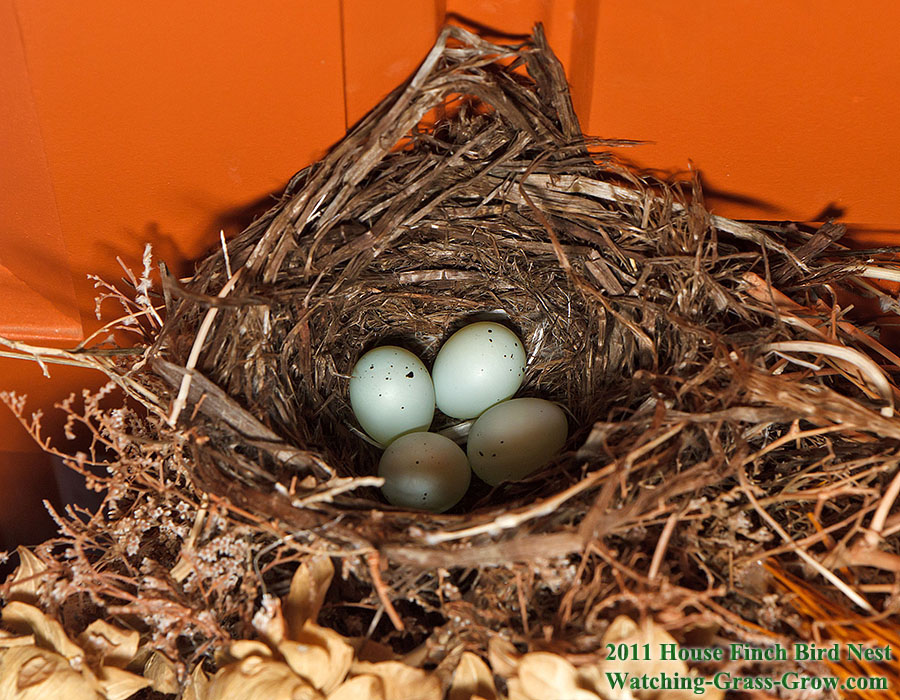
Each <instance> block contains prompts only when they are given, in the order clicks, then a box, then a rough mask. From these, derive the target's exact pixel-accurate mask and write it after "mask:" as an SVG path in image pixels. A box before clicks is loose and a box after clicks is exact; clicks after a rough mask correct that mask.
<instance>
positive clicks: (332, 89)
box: [0, 0, 344, 541]
mask: <svg viewBox="0 0 900 700" xmlns="http://www.w3.org/2000/svg"><path fill="white" fill-rule="evenodd" d="M0 120H2V123H3V125H4V126H3V128H2V129H0V265H2V266H3V267H2V268H0V335H17V336H26V337H27V338H28V339H30V340H36V341H39V342H46V341H47V340H48V339H51V338H55V339H56V340H58V341H61V342H63V343H64V344H68V345H72V344H74V341H75V340H77V339H79V338H80V337H81V336H82V333H83V332H91V331H92V330H93V329H95V328H96V327H97V325H98V322H97V321H96V319H95V318H94V295H95V290H94V288H93V283H92V282H90V281H89V280H87V278H86V275H87V274H88V273H95V274H98V275H101V276H102V277H104V278H105V279H108V280H111V281H114V282H115V281H117V280H118V279H119V278H120V277H121V276H122V271H121V269H120V268H119V265H118V263H117V261H116V257H117V256H120V257H121V258H122V259H123V260H124V261H125V262H126V263H127V264H128V265H129V266H131V267H133V268H134V267H136V266H137V265H138V264H139V262H140V258H141V253H142V251H143V248H144V244H145V242H150V243H152V244H153V246H154V250H155V253H156V255H157V256H159V257H162V258H163V259H165V260H166V261H167V262H168V263H170V264H171V265H172V266H173V267H174V269H176V270H180V271H186V269H185V266H184V261H185V260H188V259H191V258H196V257H199V256H200V255H202V254H203V252H204V251H205V250H207V249H208V248H210V247H211V246H214V245H218V243H217V241H218V232H219V230H220V229H224V230H225V233H226V235H228V236H231V235H234V234H235V233H237V232H238V231H239V230H240V229H241V228H243V227H244V226H245V225H246V224H247V223H248V222H249V217H250V216H252V214H253V213H254V212H255V211H257V210H258V209H259V207H260V205H261V206H263V207H267V206H269V205H271V203H272V200H271V199H269V198H268V196H269V194H270V193H273V192H279V191H280V190H281V189H282V188H283V186H284V184H285V182H286V181H287V179H288V178H289V177H290V176H291V175H292V174H293V173H294V172H295V171H296V170H297V169H299V168H301V167H303V166H304V165H306V164H308V163H310V162H312V161H314V160H316V159H317V158H319V157H321V156H322V155H323V154H324V153H325V151H326V150H327V148H328V147H329V146H331V145H332V144H333V143H334V142H336V141H337V140H339V139H340V138H341V136H342V135H343V133H344V89H343V70H342V54H341V27H340V3H339V1H338V0H323V1H322V2H315V3H313V2H308V3H307V2H295V1H294V0H271V1H270V2H266V3H260V4H255V5H248V4H246V3H237V2H212V1H205V0H202V1H200V2H191V3H185V2H180V1H178V0H161V1H160V2H154V3H123V2H119V0H79V2H77V3H68V2H56V1H55V0H0ZM107 311H108V313H110V314H111V313H113V312H114V309H113V308H112V307H109V308H108V309H107ZM82 326H83V328H84V329H85V330H84V331H82ZM51 374H52V379H50V380H47V379H44V378H43V377H42V376H41V373H40V370H39V369H38V368H37V366H36V365H33V364H31V363H25V362H22V361H14V360H0V389H15V390H17V391H19V392H22V393H28V394H29V396H30V398H31V400H30V401H29V406H31V407H34V408H38V407H41V408H43V409H45V412H46V413H47V414H48V418H47V419H46V421H45V422H47V423H48V425H49V427H50V432H51V433H52V434H55V435H56V436H57V437H61V431H60V430H59V429H58V423H57V424H55V425H54V423H53V418H51V417H50V416H54V417H55V416H56V414H55V412H54V411H53V410H52V408H51V407H52V405H53V403H54V402H56V401H58V400H60V399H61V398H65V396H66V395H67V394H68V393H69V392H70V391H72V390H78V389H80V388H81V387H83V386H88V385H91V384H92V383H93V384H96V383H98V382H100V381H101V380H102V378H101V377H99V376H94V375H90V376H88V377H86V376H85V373H83V372H82V373H78V372H75V371H72V370H68V369H66V368H55V367H51ZM0 437H2V438H3V445H2V447H0V450H3V452H0V494H2V493H6V494H16V493H18V494H19V496H20V499H19V501H18V502H19V503H21V504H23V505H22V507H21V508H19V509H13V508H12V507H7V506H6V505H4V502H3V501H2V498H0V539H4V536H3V533H7V534H8V533H10V532H12V531H13V529H14V528H18V530H16V532H21V531H22V527H24V528H25V531H26V532H27V529H28V525H27V523H24V524H23V522H22V521H21V518H22V517H23V513H27V514H30V515H31V517H32V518H33V519H34V523H42V524H46V523H47V522H49V521H48V520H47V517H46V515H45V514H44V512H43V508H42V506H41V504H40V498H39V497H38V496H37V495H36V494H41V493H43V494H47V495H51V494H53V493H55V485H54V482H53V478H52V473H51V471H50V470H49V467H48V466H47V461H46V459H44V458H43V457H42V456H41V455H37V454H36V447H35V446H34V445H33V443H32V442H31V440H30V438H29V437H28V435H27V434H26V433H25V431H24V430H23V429H22V428H21V427H20V426H19V425H18V423H17V422H16V421H15V420H14V419H13V418H12V416H11V415H10V414H9V413H8V411H7V410H6V409H5V408H4V407H2V406H0ZM13 453H15V454H13ZM28 453H30V454H32V455H33V460H32V461H31V462H28V463H27V464H26V462H27V460H23V459H22V458H20V456H21V454H28ZM33 532H35V533H40V532H43V531H42V530H40V528H39V527H38V526H37V525H35V527H34V528H33ZM36 536H37V535H36ZM5 541H8V537H7V538H5Z"/></svg>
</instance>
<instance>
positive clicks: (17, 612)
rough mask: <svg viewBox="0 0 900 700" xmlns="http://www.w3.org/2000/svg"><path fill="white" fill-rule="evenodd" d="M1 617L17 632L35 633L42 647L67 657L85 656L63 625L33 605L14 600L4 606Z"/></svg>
mask: <svg viewBox="0 0 900 700" xmlns="http://www.w3.org/2000/svg"><path fill="white" fill-rule="evenodd" d="M0 617H2V619H3V623H4V624H5V625H7V626H8V627H11V628H12V629H14V630H16V631H17V632H22V633H24V634H28V633H32V634H34V638H35V640H36V641H37V644H38V646H40V647H44V648H46V649H51V650H52V651H55V652H57V653H58V654H61V655H62V656H65V657H66V658H67V659H77V658H81V657H83V656H84V651H83V650H82V648H81V647H80V646H78V645H77V644H75V642H73V641H72V640H71V639H69V637H68V636H67V635H66V632H65V630H63V627H62V625H61V624H59V622H57V621H56V620H54V619H52V618H50V617H47V616H46V615H45V614H44V612H43V611H42V610H40V609H39V608H36V607H34V606H33V605H29V604H28V603H22V602H21V601H12V602H11V603H9V604H7V605H6V607H4V608H3V611H2V613H0Z"/></svg>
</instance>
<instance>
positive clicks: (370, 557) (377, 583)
mask: <svg viewBox="0 0 900 700" xmlns="http://www.w3.org/2000/svg"><path fill="white" fill-rule="evenodd" d="M366 563H367V564H368V565H369V573H370V574H371V576H372V585H373V586H374V587H375V592H376V593H377V594H378V599H379V600H380V601H381V604H382V605H383V606H384V610H385V612H386V613H387V616H388V617H389V618H390V620H391V622H392V623H393V624H394V629H396V630H397V631H398V632H402V631H403V629H404V625H403V620H402V619H401V618H400V615H398V614H397V610H396V609H395V608H394V604H393V603H391V599H390V596H389V595H388V587H387V586H386V585H385V584H384V579H382V578H381V570H380V569H379V566H380V565H381V557H380V556H379V555H378V552H369V553H368V554H366Z"/></svg>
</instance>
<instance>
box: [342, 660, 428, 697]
mask: <svg viewBox="0 0 900 700" xmlns="http://www.w3.org/2000/svg"><path fill="white" fill-rule="evenodd" d="M352 672H353V673H354V674H356V675H361V674H370V675H373V676H377V677H378V678H380V679H381V681H382V683H383V684H384V700H441V699H442V698H443V696H444V691H443V689H442V688H441V684H440V682H439V681H438V679H437V678H435V677H434V675H433V674H431V673H428V672H427V671H423V670H422V669H421V668H414V667H413V666H407V665H406V664H405V663H403V662H402V661H381V662H379V663H376V664H373V663H369V662H367V661H358V662H356V663H355V664H353V668H352Z"/></svg>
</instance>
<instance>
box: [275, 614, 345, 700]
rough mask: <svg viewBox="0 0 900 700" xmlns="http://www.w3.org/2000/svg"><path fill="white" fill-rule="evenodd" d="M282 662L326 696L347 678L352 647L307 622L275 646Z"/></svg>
mask: <svg viewBox="0 0 900 700" xmlns="http://www.w3.org/2000/svg"><path fill="white" fill-rule="evenodd" d="M278 651H279V652H280V653H281V655H282V656H284V659H285V661H287V663H288V665H289V666H290V667H291V668H292V669H293V670H294V673H297V674H298V675H300V676H303V678H305V679H306V680H308V681H309V682H310V683H311V684H312V685H313V686H314V687H315V688H317V689H319V690H321V691H322V692H323V693H330V692H331V691H333V690H334V689H335V688H337V687H338V686H339V685H340V684H341V683H342V682H343V680H344V679H345V678H346V677H347V673H348V672H349V671H350V666H351V665H352V664H353V656H354V652H353V647H352V646H350V645H349V644H348V643H347V641H346V640H345V639H344V638H343V637H342V636H341V635H339V634H338V633H337V632H335V631H334V630H331V629H328V628H327V627H320V626H319V625H317V624H315V623H314V622H312V621H307V622H306V624H305V625H303V628H302V629H301V630H300V632H299V633H298V634H296V635H292V638H291V639H287V640H285V641H283V642H282V643H281V644H279V645H278Z"/></svg>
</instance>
